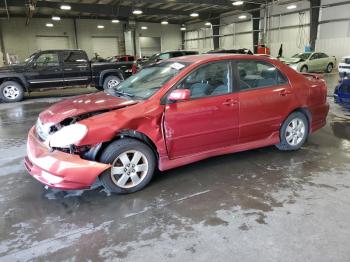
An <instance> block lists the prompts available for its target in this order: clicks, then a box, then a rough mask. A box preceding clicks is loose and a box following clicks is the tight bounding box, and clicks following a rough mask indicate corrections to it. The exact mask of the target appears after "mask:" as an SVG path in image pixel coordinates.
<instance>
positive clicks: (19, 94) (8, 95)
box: [0, 81, 24, 103]
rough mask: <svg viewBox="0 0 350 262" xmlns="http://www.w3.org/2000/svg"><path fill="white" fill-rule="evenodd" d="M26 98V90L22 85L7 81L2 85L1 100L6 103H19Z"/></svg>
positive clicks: (0, 90)
mask: <svg viewBox="0 0 350 262" xmlns="http://www.w3.org/2000/svg"><path fill="white" fill-rule="evenodd" d="M23 97H24V89H23V87H22V85H21V84H19V83H17V82H14V81H6V82H4V83H2V84H1V85H0V100H2V101H3V102H5V103H12V102H19V101H22V100H23Z"/></svg>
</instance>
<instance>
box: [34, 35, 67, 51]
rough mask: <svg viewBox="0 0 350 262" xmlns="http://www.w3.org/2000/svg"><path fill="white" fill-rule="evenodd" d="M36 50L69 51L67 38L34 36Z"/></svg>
mask: <svg viewBox="0 0 350 262" xmlns="http://www.w3.org/2000/svg"><path fill="white" fill-rule="evenodd" d="M36 46H37V49H38V50H50V49H69V41H68V37H67V36H62V37H61V36H36Z"/></svg>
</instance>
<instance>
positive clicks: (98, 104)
mask: <svg viewBox="0 0 350 262" xmlns="http://www.w3.org/2000/svg"><path fill="white" fill-rule="evenodd" d="M136 103H138V102H137V101H133V100H126V99H125V98H120V97H114V96H112V95H109V94H106V93H104V92H98V93H94V94H88V95H82V96H76V97H72V98H68V99H65V100H63V101H61V102H58V103H56V104H54V105H52V106H50V107H49V108H48V109H46V110H45V111H43V112H41V113H40V115H39V118H40V120H41V122H42V123H43V124H46V123H53V124H57V123H60V122H61V121H63V120H64V119H66V118H69V117H74V116H80V115H82V114H86V113H92V112H96V111H101V110H108V109H118V108H122V107H125V106H129V105H133V104H136Z"/></svg>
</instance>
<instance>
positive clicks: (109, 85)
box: [103, 76, 122, 90]
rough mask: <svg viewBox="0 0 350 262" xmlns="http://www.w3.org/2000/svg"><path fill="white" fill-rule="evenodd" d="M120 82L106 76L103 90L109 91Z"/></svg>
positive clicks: (116, 78) (113, 77) (114, 77)
mask: <svg viewBox="0 0 350 262" xmlns="http://www.w3.org/2000/svg"><path fill="white" fill-rule="evenodd" d="M121 82H122V81H121V80H120V78H119V77H117V76H107V77H106V78H105V80H104V81H103V89H104V90H107V89H111V88H114V87H117V86H118V85H119V84H120V83H121Z"/></svg>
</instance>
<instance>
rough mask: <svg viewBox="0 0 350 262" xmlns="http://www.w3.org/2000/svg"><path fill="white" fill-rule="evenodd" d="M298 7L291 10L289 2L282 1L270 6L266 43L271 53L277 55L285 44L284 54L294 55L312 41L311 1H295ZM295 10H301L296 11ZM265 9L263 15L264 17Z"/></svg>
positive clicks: (262, 24)
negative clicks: (288, 6) (288, 7)
mask: <svg viewBox="0 0 350 262" xmlns="http://www.w3.org/2000/svg"><path fill="white" fill-rule="evenodd" d="M295 4H296V5H297V9H294V10H292V11H289V10H288V9H287V5H288V4H283V2H280V4H279V5H274V6H270V7H269V10H268V16H269V17H270V18H269V19H268V23H267V28H268V31H267V34H266V36H265V39H266V40H265V41H266V45H267V46H268V47H270V49H271V55H272V56H277V55H278V51H279V49H280V46H281V44H283V56H286V57H287V56H292V55H294V54H295V53H298V52H303V51H304V50H305V46H306V45H308V44H309V42H310V26H309V24H310V12H309V8H310V3H309V1H299V2H296V3H295ZM295 11H299V12H297V13H295ZM264 15H265V14H264V11H262V12H261V17H264ZM264 26H265V22H264V19H261V21H260V28H261V30H262V31H263V30H264Z"/></svg>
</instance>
